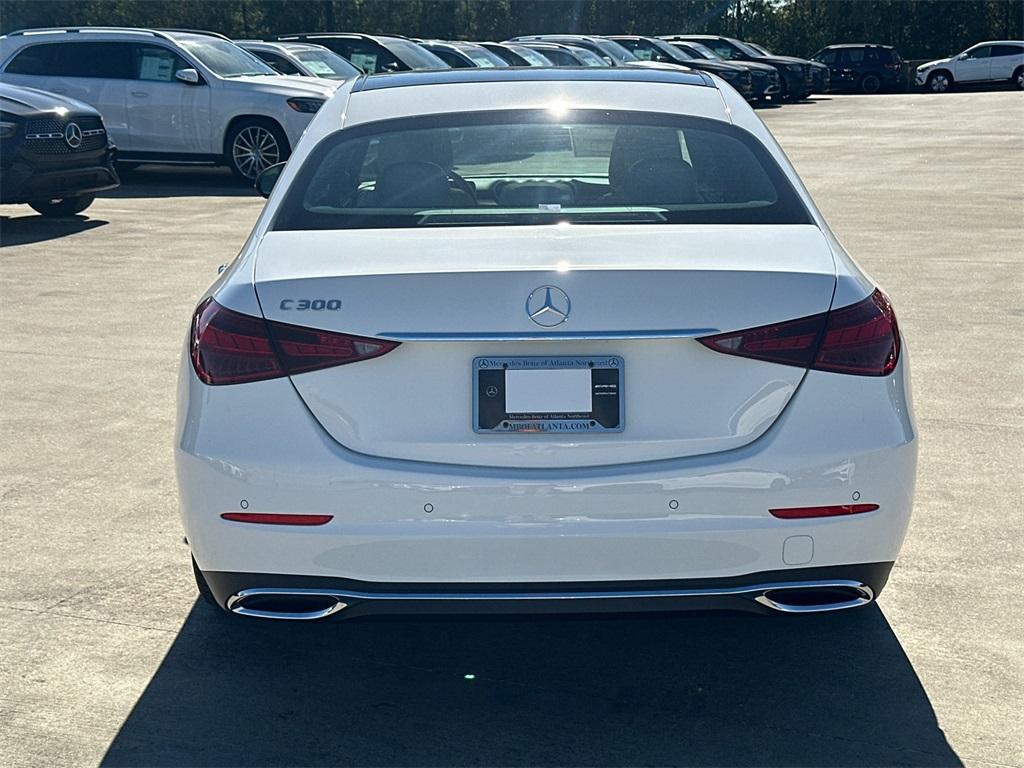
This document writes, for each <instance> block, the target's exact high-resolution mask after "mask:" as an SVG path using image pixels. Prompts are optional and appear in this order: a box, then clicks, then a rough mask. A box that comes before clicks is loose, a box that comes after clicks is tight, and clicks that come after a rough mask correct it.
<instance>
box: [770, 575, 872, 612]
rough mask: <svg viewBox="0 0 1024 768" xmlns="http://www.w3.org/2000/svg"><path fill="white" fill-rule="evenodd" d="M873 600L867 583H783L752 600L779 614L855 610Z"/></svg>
mask: <svg viewBox="0 0 1024 768" xmlns="http://www.w3.org/2000/svg"><path fill="white" fill-rule="evenodd" d="M874 599H875V593H874V591H873V590H872V589H871V587H869V586H868V585H867V584H862V583H861V582H859V581H834V582H809V583H802V584H801V583H794V584H782V585H779V586H776V587H772V588H771V589H766V590H765V591H764V592H762V593H761V594H759V595H758V596H757V597H755V598H754V601H755V602H757V603H760V604H761V605H764V606H766V607H768V608H771V609H772V610H775V611H779V612H781V613H822V612H824V611H842V610H845V609H847V608H858V607H860V606H862V605H867V604H868V603H870V602H871V601H872V600H874Z"/></svg>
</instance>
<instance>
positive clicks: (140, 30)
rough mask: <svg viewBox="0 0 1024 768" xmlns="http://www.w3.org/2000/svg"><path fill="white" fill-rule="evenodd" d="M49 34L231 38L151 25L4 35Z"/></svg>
mask: <svg viewBox="0 0 1024 768" xmlns="http://www.w3.org/2000/svg"><path fill="white" fill-rule="evenodd" d="M47 35H54V36H65V35H82V36H83V37H84V36H93V35H95V36H97V37H100V36H104V35H106V36H109V37H112V38H115V39H116V38H118V37H132V36H138V37H146V38H153V37H158V38H162V39H164V40H180V39H183V38H192V39H196V38H198V39H203V38H214V39H217V40H229V41H230V38H228V37H225V36H224V35H222V34H220V33H219V32H208V31H204V30H198V29H157V28H150V27H103V26H96V27H36V28H31V29H18V30H15V31H13V32H8V33H7V34H6V35H4V36H3V37H4V38H6V39H7V40H10V41H13V40H15V39H18V40H19V42H20V41H24V42H26V43H27V42H29V41H32V40H35V39H39V38H45V37H46V36H47Z"/></svg>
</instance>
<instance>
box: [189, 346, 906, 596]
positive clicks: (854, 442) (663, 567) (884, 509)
mask: <svg viewBox="0 0 1024 768" xmlns="http://www.w3.org/2000/svg"><path fill="white" fill-rule="evenodd" d="M904 349H905V348H904ZM183 362H184V364H183V366H182V374H181V380H180V389H179V404H178V413H179V424H178V432H177V445H176V463H177V472H178V484H179V489H180V500H181V512H182V518H183V522H184V526H185V530H186V534H187V536H188V539H189V542H190V544H191V546H192V550H193V554H194V556H195V559H196V562H197V564H198V566H199V568H200V569H201V570H202V571H204V572H208V573H209V572H212V573H220V574H232V573H234V574H261V575H275V576H280V577H301V578H314V579H319V578H334V579H338V578H340V579H348V580H353V581H356V582H361V583H369V584H380V585H394V584H402V585H417V584H418V585H428V586H429V585H455V584H459V585H466V591H470V592H473V591H477V589H478V587H479V585H488V584H512V585H517V588H521V587H522V585H524V584H539V585H543V584H576V585H578V584H581V583H582V584H592V583H607V582H619V583H622V584H626V583H635V582H651V581H673V582H674V581H677V580H698V581H699V582H700V583H702V584H703V583H704V582H706V581H707V580H716V579H730V578H740V577H744V578H745V577H747V576H750V575H751V574H761V573H766V572H768V573H772V572H775V571H781V570H787V569H805V568H819V567H833V566H837V567H838V566H843V567H845V566H850V565H856V564H860V563H891V562H893V561H894V560H895V559H896V556H897V553H898V552H899V549H900V546H901V544H902V540H903V537H904V534H905V531H906V528H907V525H908V522H909V518H910V512H911V501H912V497H913V489H914V477H915V472H916V461H917V435H916V429H915V427H914V423H913V416H912V409H911V403H910V397H909V390H908V379H907V358H906V355H905V354H904V357H903V359H902V360H901V362H900V364H899V366H898V367H897V369H896V371H895V372H894V373H893V374H892V375H890V376H887V377H880V378H871V377H856V376H842V375H838V374H828V373H821V372H814V371H812V372H810V373H809V374H808V375H807V376H806V378H805V380H804V382H803V383H802V384H801V386H800V388H799V389H798V391H797V393H796V394H795V395H794V396H793V399H792V400H791V402H790V403H789V405H788V406H787V408H786V410H785V411H784V412H783V414H782V415H781V416H780V417H779V418H778V419H777V420H776V422H775V424H774V425H773V426H772V427H771V428H770V429H769V430H768V431H767V432H766V433H765V434H764V435H762V436H761V437H760V438H759V439H757V440H755V441H754V442H752V443H750V444H749V445H747V446H744V447H743V448H739V449H735V450H731V451H726V452H721V453H717V454H709V455H703V456H695V457H690V458H685V459H677V460H670V461H654V462H644V463H637V464H620V465H615V466H610V467H588V468H575V469H573V468H566V469H518V470H514V469H501V468H490V467H470V466H461V465H441V464H428V463H422V462H413V461H401V460H393V459H381V458H376V457H370V456H365V455H362V454H357V453H354V452H352V451H349V450H347V449H345V448H344V447H343V446H341V445H339V444H338V443H337V442H335V441H334V440H332V439H331V438H330V436H329V435H327V434H326V432H325V431H324V430H323V429H322V428H321V427H320V425H319V424H318V423H317V422H316V421H315V420H314V419H313V417H312V416H311V415H310V413H309V411H308V410H307V409H306V407H305V405H304V404H303V403H302V401H301V400H300V399H299V398H298V396H297V395H296V394H295V391H294V389H293V387H292V385H291V383H290V382H289V381H288V380H287V379H276V380H271V381H264V382H258V383H252V384H243V385H235V386H226V387H207V386H205V385H203V384H201V383H200V382H199V381H198V379H196V377H195V374H194V372H193V371H192V368H191V365H190V364H189V363H188V361H187V359H186V360H184V361H183ZM858 501H859V502H861V503H873V504H878V505H879V509H878V510H876V511H873V512H868V513H864V514H856V515H849V516H844V517H831V518H813V519H802V520H792V519H778V518H776V517H773V516H772V515H771V514H770V513H769V512H768V510H769V509H773V508H779V507H804V506H815V505H822V504H850V503H855V502H858ZM242 509H244V510H247V511H249V512H267V513H270V512H276V513H309V514H327V515H332V516H333V519H332V520H331V521H330V522H328V523H327V524H325V525H320V526H304V527H297V526H281V525H260V524H250V523H241V522H230V521H226V520H224V519H222V518H221V514H222V513H225V512H238V511H240V510H242ZM261 581H262V583H257V582H255V581H248V582H246V583H244V584H243V583H242V582H239V583H237V584H235V583H234V582H232V584H233V586H234V587H238V588H242V589H244V588H250V587H275V586H277V585H278V584H281V583H283V582H281V581H277V582H271V581H268V580H263V579H261ZM232 588H233V587H232ZM357 591H363V590H362V589H361V590H357ZM219 597H221V599H222V600H226V599H227V598H228V597H230V595H229V594H228V593H225V592H223V591H222V594H220V595H219Z"/></svg>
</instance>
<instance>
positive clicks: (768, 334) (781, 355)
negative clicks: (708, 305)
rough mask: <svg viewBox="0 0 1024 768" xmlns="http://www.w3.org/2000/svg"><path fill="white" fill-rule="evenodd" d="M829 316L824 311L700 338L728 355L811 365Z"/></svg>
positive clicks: (701, 341)
mask: <svg viewBox="0 0 1024 768" xmlns="http://www.w3.org/2000/svg"><path fill="white" fill-rule="evenodd" d="M826 317H827V315H824V314H822V315H811V316H810V317H802V318H800V319H799V320H790V321H788V322H785V323H775V324H773V325H762V326H759V327H757V328H747V329H746V330H744V331H733V332H732V333H722V334H719V335H717V336H705V337H704V338H702V339H697V341H699V342H700V343H701V344H703V345H704V346H705V347H708V348H709V349H713V350H715V351H716V352H724V353H725V354H727V355H738V356H739V357H751V358H754V359H755V360H766V361H768V362H770V363H782V364H783V365H799V366H800V367H801V368H807V367H809V366H810V364H811V363H812V362H813V361H814V352H815V350H817V349H818V341H819V340H820V339H821V334H822V332H823V331H824V330H825V318H826Z"/></svg>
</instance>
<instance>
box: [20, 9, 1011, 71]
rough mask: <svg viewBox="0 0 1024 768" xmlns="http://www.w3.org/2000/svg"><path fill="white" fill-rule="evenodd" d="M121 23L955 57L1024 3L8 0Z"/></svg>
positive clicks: (83, 21) (33, 14) (997, 33)
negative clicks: (842, 48)
mask: <svg viewBox="0 0 1024 768" xmlns="http://www.w3.org/2000/svg"><path fill="white" fill-rule="evenodd" d="M55 25H56V26H69V25H111V26H112V25H117V26H131V27H137V26H138V27H141V26H145V27H175V28H189V29H207V30H212V31H215V32H220V33H222V34H225V35H228V36H230V37H236V38H242V37H246V38H253V37H266V36H270V35H275V34H282V33H287V32H308V31H360V32H370V33H386V32H391V33H397V34H403V35H407V36H410V37H423V38H442V39H464V40H504V39H506V38H508V37H512V36H515V35H523V34H534V33H553V32H574V33H589V34H597V35H600V34H615V33H621V34H642V35H663V34H676V33H707V34H720V35H728V36H732V37H739V38H742V39H745V40H751V41H754V42H759V43H761V44H762V45H765V46H767V47H768V48H770V49H772V50H773V51H775V52H777V53H785V54H792V55H804V56H806V55H809V54H811V53H813V52H814V51H816V50H818V49H820V48H821V47H823V46H825V45H828V44H830V43H839V42H870V43H882V44H887V45H895V46H896V47H897V48H898V49H899V50H900V52H901V53H902V54H903V56H904V58H908V59H921V58H934V57H937V56H945V55H948V54H951V53H955V52H957V51H960V50H963V49H964V48H966V47H967V46H969V45H971V44H972V43H976V42H979V41H981V40H988V39H1022V38H1024V0H2V2H0V31H2V32H10V31H12V30H15V29H24V28H29V27H46V26H55Z"/></svg>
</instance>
